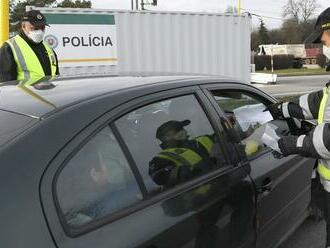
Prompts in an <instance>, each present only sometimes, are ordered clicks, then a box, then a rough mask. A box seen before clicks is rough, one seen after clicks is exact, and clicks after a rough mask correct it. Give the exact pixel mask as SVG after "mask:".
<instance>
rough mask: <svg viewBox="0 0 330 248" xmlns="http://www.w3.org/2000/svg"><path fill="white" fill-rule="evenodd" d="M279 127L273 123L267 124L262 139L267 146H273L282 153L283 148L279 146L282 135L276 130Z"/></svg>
mask: <svg viewBox="0 0 330 248" xmlns="http://www.w3.org/2000/svg"><path fill="white" fill-rule="evenodd" d="M277 128H278V127H276V126H275V125H273V124H271V123H267V124H265V131H264V133H263V135H262V137H261V140H262V142H263V143H264V144H265V145H266V146H268V147H270V148H272V149H273V150H274V151H277V152H279V153H281V150H280V148H279V147H278V140H279V139H280V137H279V136H278V135H277V134H276V131H275V130H276V129H277Z"/></svg>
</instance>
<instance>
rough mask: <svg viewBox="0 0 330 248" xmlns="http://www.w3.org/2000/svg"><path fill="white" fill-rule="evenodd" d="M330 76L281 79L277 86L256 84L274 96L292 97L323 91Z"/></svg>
mask: <svg viewBox="0 0 330 248" xmlns="http://www.w3.org/2000/svg"><path fill="white" fill-rule="evenodd" d="M329 80H330V75H320V76H301V77H279V78H278V80H277V84H274V85H266V84H254V86H256V87H258V88H261V89H263V90H264V91H266V92H268V93H270V94H272V95H275V96H276V95H283V94H286V95H292V94H301V93H305V92H310V91H314V90H318V89H321V88H322V87H324V85H325V84H326V83H327V82H329Z"/></svg>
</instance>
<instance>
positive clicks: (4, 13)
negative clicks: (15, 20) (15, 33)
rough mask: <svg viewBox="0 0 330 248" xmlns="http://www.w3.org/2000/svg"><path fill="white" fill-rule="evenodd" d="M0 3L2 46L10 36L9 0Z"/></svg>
mask: <svg viewBox="0 0 330 248" xmlns="http://www.w3.org/2000/svg"><path fill="white" fill-rule="evenodd" d="M1 2H2V3H1V5H0V46H1V45H2V44H3V43H4V42H5V41H6V40H8V38H9V0H1Z"/></svg>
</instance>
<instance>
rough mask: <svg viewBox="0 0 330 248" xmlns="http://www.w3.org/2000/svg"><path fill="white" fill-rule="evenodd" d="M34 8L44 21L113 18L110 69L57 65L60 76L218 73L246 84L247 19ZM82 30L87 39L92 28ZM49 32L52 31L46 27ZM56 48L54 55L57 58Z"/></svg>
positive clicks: (182, 13) (211, 15)
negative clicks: (82, 16)
mask: <svg viewBox="0 0 330 248" xmlns="http://www.w3.org/2000/svg"><path fill="white" fill-rule="evenodd" d="M28 8H34V7H28ZM34 9H39V10H40V11H41V12H42V13H44V14H45V15H46V17H47V16H49V15H52V14H65V15H69V16H70V15H71V16H72V15H76V14H87V15H95V16H96V15H113V16H114V20H115V26H116V29H115V30H116V35H115V36H116V39H115V41H114V42H115V43H116V50H117V51H116V56H117V59H118V61H117V62H116V63H115V64H113V65H102V64H100V63H98V64H97V65H94V64H93V63H92V62H91V63H90V64H87V65H86V61H85V63H82V64H81V65H77V64H75V65H74V66H69V65H68V64H67V63H65V65H64V64H62V63H60V72H61V74H62V75H78V74H114V75H131V74H138V73H144V74H148V73H150V74H157V73H158V74H171V73H180V74H190V73H193V74H210V75H223V76H229V77H234V78H237V79H240V80H243V81H244V82H250V64H251V63H250V54H251V53H250V34H251V17H250V16H249V15H241V16H239V15H232V14H219V13H190V12H154V11H152V12H151V11H126V10H123V11H120V10H96V9H62V8H34ZM85 26H86V34H92V35H93V29H92V28H90V27H89V26H88V25H85ZM72 30H73V31H74V25H72ZM49 32H52V24H51V27H50V28H49ZM57 49H59V48H57ZM57 49H55V51H56V52H57V53H58V54H61V51H58V50H57ZM59 60H61V58H60V57H59Z"/></svg>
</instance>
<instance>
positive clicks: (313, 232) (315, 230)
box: [255, 75, 330, 248]
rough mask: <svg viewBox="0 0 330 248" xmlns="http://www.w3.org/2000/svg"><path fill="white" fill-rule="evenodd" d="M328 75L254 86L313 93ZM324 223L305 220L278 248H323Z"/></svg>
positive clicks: (272, 90)
mask: <svg viewBox="0 0 330 248" xmlns="http://www.w3.org/2000/svg"><path fill="white" fill-rule="evenodd" d="M329 79H330V75H329V76H327V75H322V76H303V77H280V78H278V83H277V84H276V85H257V84H256V85H255V86H257V87H259V88H261V89H263V90H264V91H266V92H268V93H269V94H272V95H275V96H276V95H283V94H287V95H292V94H301V93H306V92H310V91H315V90H318V89H321V88H322V87H324V85H325V83H326V82H328V81H329ZM324 242H325V223H324V221H321V222H315V221H312V220H310V219H307V220H306V221H305V222H304V223H303V224H302V226H301V227H300V228H299V229H298V230H297V231H296V232H295V233H294V234H293V235H292V236H291V237H289V239H288V240H287V241H286V242H284V244H283V245H281V246H280V247H279V248H324V247H325V244H324Z"/></svg>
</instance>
